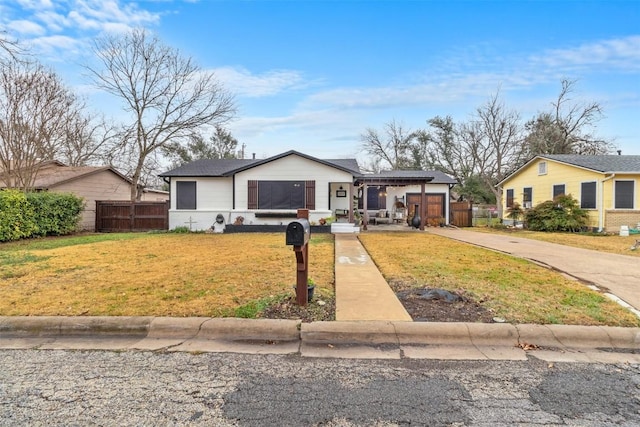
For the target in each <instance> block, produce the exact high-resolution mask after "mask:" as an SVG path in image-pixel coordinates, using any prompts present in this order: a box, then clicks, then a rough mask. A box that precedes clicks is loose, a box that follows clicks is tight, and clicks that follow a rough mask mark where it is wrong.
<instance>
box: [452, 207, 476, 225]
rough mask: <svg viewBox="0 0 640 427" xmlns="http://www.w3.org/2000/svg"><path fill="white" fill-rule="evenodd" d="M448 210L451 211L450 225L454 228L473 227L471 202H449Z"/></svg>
mask: <svg viewBox="0 0 640 427" xmlns="http://www.w3.org/2000/svg"><path fill="white" fill-rule="evenodd" d="M449 209H450V211H451V224H453V225H455V226H456V227H471V226H473V212H472V210H471V202H451V204H450V205H449Z"/></svg>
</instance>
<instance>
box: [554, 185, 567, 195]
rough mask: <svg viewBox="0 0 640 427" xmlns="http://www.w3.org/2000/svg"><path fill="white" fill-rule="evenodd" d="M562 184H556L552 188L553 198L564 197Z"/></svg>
mask: <svg viewBox="0 0 640 427" xmlns="http://www.w3.org/2000/svg"><path fill="white" fill-rule="evenodd" d="M564 194H565V192H564V184H557V185H554V186H553V198H554V199H555V198H556V197H558V196H562V195H564Z"/></svg>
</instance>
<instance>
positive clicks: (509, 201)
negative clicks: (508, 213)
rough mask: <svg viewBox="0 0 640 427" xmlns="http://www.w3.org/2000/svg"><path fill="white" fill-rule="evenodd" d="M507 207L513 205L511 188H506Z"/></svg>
mask: <svg viewBox="0 0 640 427" xmlns="http://www.w3.org/2000/svg"><path fill="white" fill-rule="evenodd" d="M507 207H508V208H512V207H513V188H510V189H508V190H507Z"/></svg>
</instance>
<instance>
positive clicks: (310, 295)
mask: <svg viewBox="0 0 640 427" xmlns="http://www.w3.org/2000/svg"><path fill="white" fill-rule="evenodd" d="M293 289H294V291H296V292H297V289H298V286H296V285H293ZM315 289H316V282H315V281H314V280H313V279H312V278H311V277H309V278H308V279H307V302H311V300H312V299H313V291H314V290H315Z"/></svg>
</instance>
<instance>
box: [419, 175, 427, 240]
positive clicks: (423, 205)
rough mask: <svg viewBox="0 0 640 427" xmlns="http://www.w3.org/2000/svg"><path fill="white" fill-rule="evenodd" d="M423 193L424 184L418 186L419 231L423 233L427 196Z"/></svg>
mask: <svg viewBox="0 0 640 427" xmlns="http://www.w3.org/2000/svg"><path fill="white" fill-rule="evenodd" d="M424 192H425V184H424V182H423V183H422V184H420V210H421V211H422V212H420V230H422V231H424V223H425V222H426V220H427V218H426V217H427V195H426V194H425V193H424Z"/></svg>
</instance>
